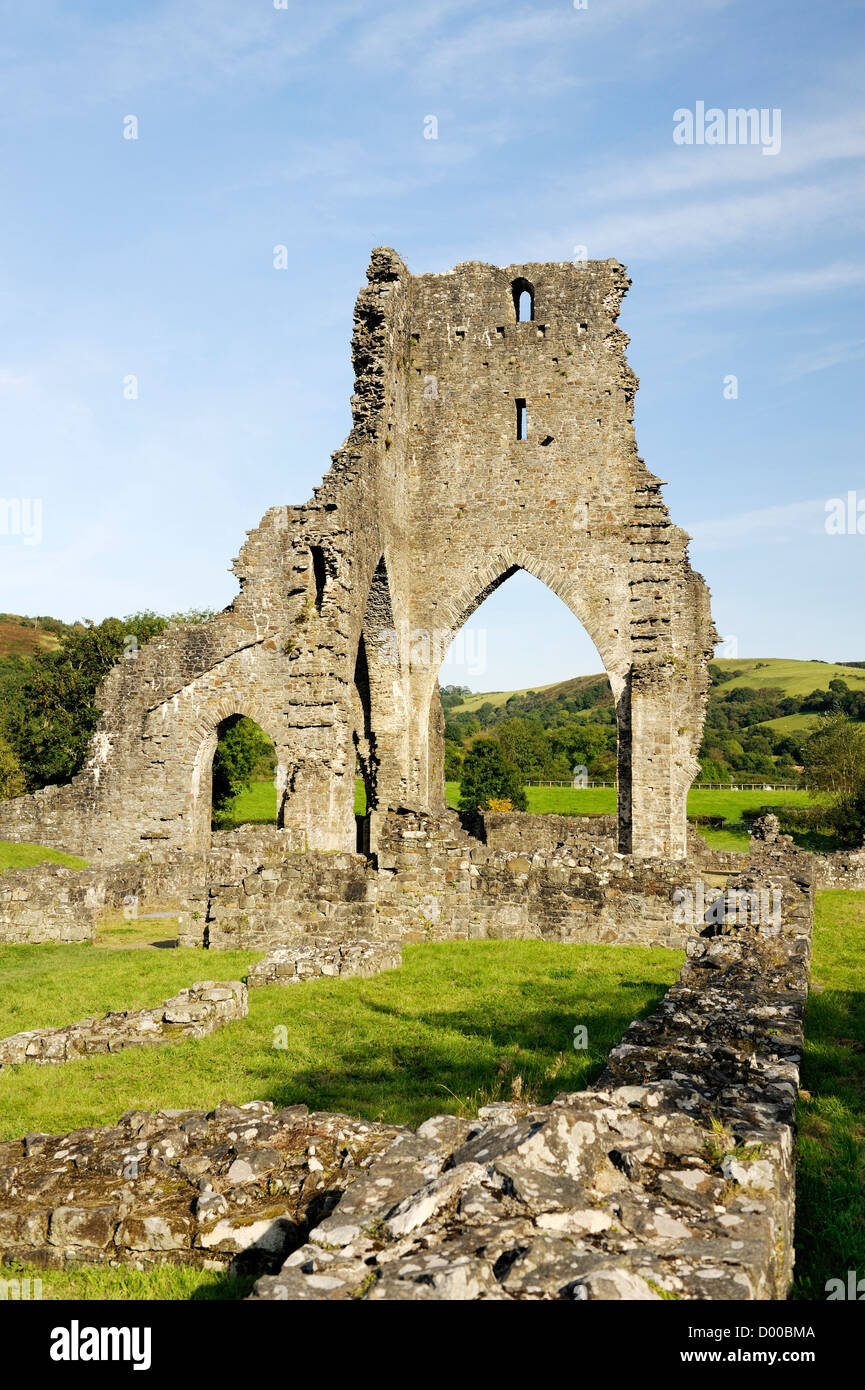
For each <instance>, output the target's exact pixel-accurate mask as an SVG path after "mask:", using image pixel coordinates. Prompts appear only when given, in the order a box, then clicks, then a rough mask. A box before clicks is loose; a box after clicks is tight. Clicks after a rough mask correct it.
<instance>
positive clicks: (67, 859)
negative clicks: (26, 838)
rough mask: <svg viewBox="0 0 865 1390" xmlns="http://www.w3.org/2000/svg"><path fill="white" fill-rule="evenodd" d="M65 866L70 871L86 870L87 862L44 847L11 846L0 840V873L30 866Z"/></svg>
mask: <svg viewBox="0 0 865 1390" xmlns="http://www.w3.org/2000/svg"><path fill="white" fill-rule="evenodd" d="M45 863H50V864H65V865H66V866H67V868H70V869H86V868H87V860H86V859H79V858H77V856H76V855H74V854H62V853H61V852H60V850H59V849H47V848H46V846H45V845H31V844H21V845H18V844H13V843H12V841H11V840H0V873H3V871H4V870H5V869H28V868H29V867H30V865H31V864H45Z"/></svg>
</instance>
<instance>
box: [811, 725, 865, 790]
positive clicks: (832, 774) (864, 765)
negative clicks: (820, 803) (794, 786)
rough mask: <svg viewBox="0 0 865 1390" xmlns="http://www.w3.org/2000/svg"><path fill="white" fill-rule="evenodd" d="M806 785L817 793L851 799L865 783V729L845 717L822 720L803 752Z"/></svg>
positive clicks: (864, 726)
mask: <svg viewBox="0 0 865 1390" xmlns="http://www.w3.org/2000/svg"><path fill="white" fill-rule="evenodd" d="M802 760H803V763H804V767H805V781H806V782H807V785H808V786H809V787H811V788H813V790H814V791H822V792H829V794H830V795H831V796H833V797H836V798H841V799H844V798H848V797H850V796H852V795H853V794H854V793H855V792H856V791H857V790H858V788H859V787H860V786H862V785H863V783H865V725H862V724H854V723H853V721H852V720H850V719H848V718H847V716H846V715H844V714H839V713H836V714H829V715H826V716H825V717H824V718H823V719H821V721H820V724H819V727H818V728H817V731H816V733H814V734H812V735H811V737H810V738H809V739H808V741H807V742H806V743H805V745H804V747H803V749H802Z"/></svg>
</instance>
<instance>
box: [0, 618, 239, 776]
mask: <svg viewBox="0 0 865 1390" xmlns="http://www.w3.org/2000/svg"><path fill="white" fill-rule="evenodd" d="M212 616H213V614H212V613H211V612H210V610H209V609H202V610H197V611H193V612H189V613H176V614H175V615H174V616H173V617H172V618H164V617H162V616H161V615H160V614H159V613H153V612H150V611H149V610H148V611H145V612H142V613H134V614H132V615H131V616H129V617H127V618H106V619H105V620H104V621H103V622H101V623H92V622H87V623H76V624H75V625H74V626H72V627H70V626H68V625H65V624H61V625H59V626H60V627H61V628H62V631H61V632H59V633H58V635H59V636H60V638H61V641H60V645H59V646H58V647H57V648H55V649H54V650H52V651H37V652H34V654H33V655H32V656H31V657H28V658H26V659H22V658H18V659H6V660H4V661H3V662H2V663H0V735H2V737H3V738H4V739H5V740H6V743H7V744H8V745H9V747H10V748H11V750H12V752H13V754H14V756H15V757H16V759H17V761H18V764H19V767H20V771H21V774H22V776H23V779H24V786H23V787H22V788H21V790H23V791H35V790H36V789H37V788H38V787H44V786H47V785H48V784H50V783H62V782H68V781H70V779H71V778H72V777H74V776H75V774H76V772H79V771H80V769H81V768H82V767H83V765H84V760H85V758H86V756H87V748H88V744H89V742H90V739H91V737H92V735H93V734H94V733H95V731H96V728H97V726H98V724H99V720H100V717H101V716H100V711H99V710H98V709H97V708H96V703H95V696H96V691H97V689H98V687H99V685H100V683H101V682H102V680H103V679H104V678H105V676H107V674H108V672H109V671H110V670H111V668H112V666H114V664H115V663H116V662H117V661H119V660H121V658H123V657H125V656H129V657H133V656H134V655H135V653H137V651H138V650H139V648H141V647H143V646H144V645H145V644H146V643H147V642H149V641H151V640H152V638H154V637H156V636H157V635H158V634H159V633H160V632H163V631H164V630H165V628H166V627H168V626H170V625H171V624H172V623H175V622H178V623H199V622H206V621H207V620H208V619H209V618H211V617H212ZM47 621H48V620H46V619H40V622H41V623H42V624H43V626H44V625H45V624H46V622H47ZM55 626H57V625H56V624H55Z"/></svg>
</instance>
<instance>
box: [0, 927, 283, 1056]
mask: <svg viewBox="0 0 865 1390" xmlns="http://www.w3.org/2000/svg"><path fill="white" fill-rule="evenodd" d="M172 929H173V930H176V928H172ZM131 931H132V934H133V936H134V934H135V933H136V931H138V932H140V931H141V928H140V926H138V924H134V925H133V927H132V928H131ZM149 934H150V935H151V936H153V935H158V933H154V931H153V924H151V928H150V933H149ZM163 934H165V933H163ZM261 955H262V952H261V951H204V950H195V949H187V948H184V949H183V950H165V951H130V950H125V951H124V950H117V951H100V950H99V949H98V948H96V947H94V946H92V945H90V943H89V942H86V941H85V942H81V943H80V944H77V945H73V946H58V945H48V944H46V945H40V946H0V1038H6V1037H8V1036H9V1035H10V1033H22V1032H24V1030H25V1029H27V1028H59V1027H60V1025H61V1024H64V1023H76V1022H77V1021H78V1020H79V1019H82V1018H89V1017H90V1016H91V1015H93V1014H104V1013H108V1012H109V1011H110V1010H112V1009H151V1008H155V1007H156V1005H157V1004H161V1003H162V1000H163V999H167V998H168V997H169V996H170V995H172V994H176V993H177V991H178V990H179V989H183V988H184V986H186V985H191V984H193V983H194V981H196V980H212V979H217V980H237V979H242V978H243V977H244V975H245V974H246V972H247V970H248V969H249V967H250V964H251V963H252V961H254V960H256V959H258V958H259V957H260V956H261ZM49 1070H51V1069H49Z"/></svg>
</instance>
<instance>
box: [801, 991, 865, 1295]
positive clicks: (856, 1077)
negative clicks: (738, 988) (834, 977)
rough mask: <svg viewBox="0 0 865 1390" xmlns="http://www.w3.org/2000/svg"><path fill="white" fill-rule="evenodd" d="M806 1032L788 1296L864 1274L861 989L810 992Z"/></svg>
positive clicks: (820, 1291)
mask: <svg viewBox="0 0 865 1390" xmlns="http://www.w3.org/2000/svg"><path fill="white" fill-rule="evenodd" d="M805 1036H806V1041H805V1056H804V1063H803V1068H802V1084H803V1088H804V1095H802V1096H801V1097H800V1100H799V1104H798V1108H797V1119H798V1123H799V1137H798V1167H797V1173H796V1270H795V1284H794V1290H793V1294H792V1297H793V1298H795V1299H809V1300H824V1299H825V1298H826V1282H827V1280H829V1279H846V1275H847V1271H848V1270H850V1269H853V1270H856V1271H857V1275H858V1277H859V1278H861V1277H862V1276H863V1275H865V992H862V991H848V990H826V991H825V993H820V994H817V993H812V994H811V996H810V997H809V1000H808V1014H807V1020H806V1035H805Z"/></svg>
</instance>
